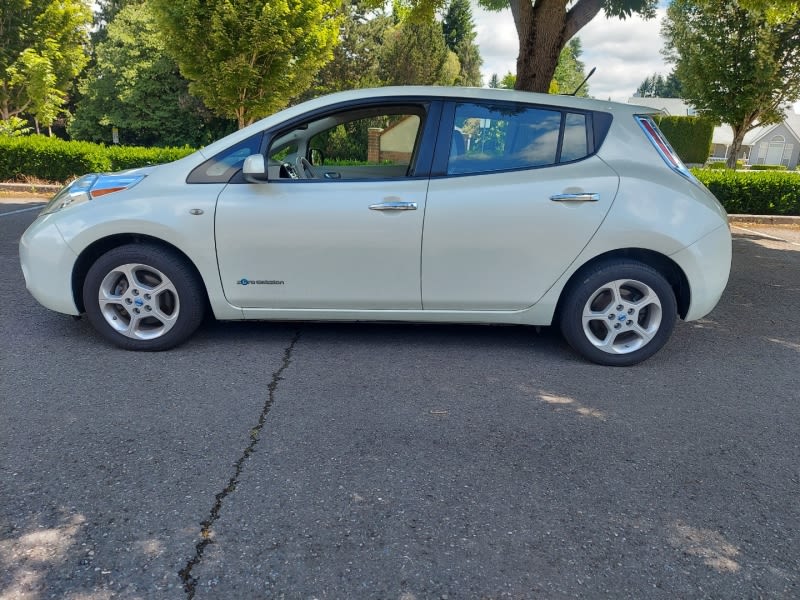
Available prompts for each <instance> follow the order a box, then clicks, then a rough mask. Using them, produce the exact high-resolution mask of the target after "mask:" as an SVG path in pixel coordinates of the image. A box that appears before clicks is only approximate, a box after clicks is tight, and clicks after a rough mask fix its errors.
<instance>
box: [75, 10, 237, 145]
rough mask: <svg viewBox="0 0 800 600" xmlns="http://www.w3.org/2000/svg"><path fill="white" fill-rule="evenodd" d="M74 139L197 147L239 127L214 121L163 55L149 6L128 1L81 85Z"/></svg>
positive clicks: (172, 61) (100, 46)
mask: <svg viewBox="0 0 800 600" xmlns="http://www.w3.org/2000/svg"><path fill="white" fill-rule="evenodd" d="M80 91H81V94H82V97H81V100H80V102H79V104H78V108H77V111H76V113H75V118H74V119H73V121H72V122H71V123H70V126H69V133H70V135H71V136H72V137H74V138H76V139H82V140H90V141H95V142H106V143H109V142H111V141H112V134H111V129H112V127H117V128H118V129H119V135H120V141H121V142H122V143H123V144H136V145H143V146H147V145H162V146H163V145H166V146H182V145H184V144H188V145H190V146H198V145H202V144H206V143H208V142H210V141H212V140H213V139H215V138H216V137H218V136H219V135H221V134H224V133H228V132H229V131H231V130H232V129H234V128H235V125H233V124H232V123H230V122H224V121H221V120H220V119H217V118H213V117H212V116H211V115H210V114H208V111H207V110H205V109H204V107H203V106H202V104H201V103H200V102H199V101H198V100H197V99H196V98H194V97H192V96H190V95H189V89H188V82H187V81H186V80H185V79H184V78H183V77H181V75H180V73H179V71H178V66H177V65H176V64H175V61H174V60H173V59H172V58H171V57H170V56H168V55H167V54H166V53H165V51H164V39H163V37H162V35H161V33H160V31H159V30H158V27H157V25H156V21H155V17H154V16H153V13H152V11H151V10H150V8H149V7H148V5H147V4H146V3H142V2H138V3H136V2H133V3H131V2H129V3H128V5H127V6H126V7H125V8H123V9H122V10H121V11H120V12H119V13H118V14H117V15H116V16H115V17H114V19H113V20H112V21H111V22H110V24H109V25H108V31H107V35H106V37H105V40H104V41H102V42H100V43H99V44H98V45H97V48H96V50H95V64H94V65H93V66H92V67H91V68H90V69H89V72H88V74H87V77H86V78H84V80H83V81H82V82H81V84H80Z"/></svg>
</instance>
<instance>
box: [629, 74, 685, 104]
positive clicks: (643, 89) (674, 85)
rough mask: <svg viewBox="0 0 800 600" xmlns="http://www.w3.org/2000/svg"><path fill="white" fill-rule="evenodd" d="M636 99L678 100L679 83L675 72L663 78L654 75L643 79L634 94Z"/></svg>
mask: <svg viewBox="0 0 800 600" xmlns="http://www.w3.org/2000/svg"><path fill="white" fill-rule="evenodd" d="M634 95H635V96H636V97H638V98H680V97H681V83H680V81H678V76H677V75H675V71H672V72H671V73H670V74H669V75H667V76H666V77H664V76H663V75H662V74H661V73H654V74H653V75H649V76H647V77H645V78H644V81H642V83H640V84H639V87H638V88H636V92H635V94H634Z"/></svg>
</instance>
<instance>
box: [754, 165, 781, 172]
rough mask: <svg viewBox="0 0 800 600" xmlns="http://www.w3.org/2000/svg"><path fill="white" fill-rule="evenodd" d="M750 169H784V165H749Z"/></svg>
mask: <svg viewBox="0 0 800 600" xmlns="http://www.w3.org/2000/svg"><path fill="white" fill-rule="evenodd" d="M750 170H751V171H785V170H786V165H750Z"/></svg>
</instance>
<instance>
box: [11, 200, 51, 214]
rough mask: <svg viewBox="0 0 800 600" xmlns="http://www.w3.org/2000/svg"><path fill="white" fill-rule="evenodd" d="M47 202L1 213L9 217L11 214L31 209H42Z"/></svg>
mask: <svg viewBox="0 0 800 600" xmlns="http://www.w3.org/2000/svg"><path fill="white" fill-rule="evenodd" d="M45 204H47V202H42V203H41V204H37V205H36V206H31V207H30V208H20V209H19V210H12V211H11V212H5V213H0V217H8V216H10V215H16V214H17V213H24V212H29V211H31V210H40V209H41V208H42V206H44V205H45Z"/></svg>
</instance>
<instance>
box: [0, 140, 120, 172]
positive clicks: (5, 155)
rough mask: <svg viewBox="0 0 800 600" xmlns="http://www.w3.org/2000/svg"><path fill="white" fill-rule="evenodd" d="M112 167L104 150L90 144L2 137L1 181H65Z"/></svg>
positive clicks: (0, 157)
mask: <svg viewBox="0 0 800 600" xmlns="http://www.w3.org/2000/svg"><path fill="white" fill-rule="evenodd" d="M110 167H111V161H110V160H109V159H108V156H106V154H105V152H103V147H102V146H98V145H96V144H90V143H89V142H65V141H63V140H60V139H58V138H49V137H45V136H42V135H31V136H23V137H13V138H0V180H6V179H19V178H20V177H23V176H26V175H27V176H30V177H36V178H38V179H46V180H48V181H66V180H68V179H71V178H72V177H75V176H76V175H83V174H84V173H92V172H96V171H108V170H109V168H110Z"/></svg>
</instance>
